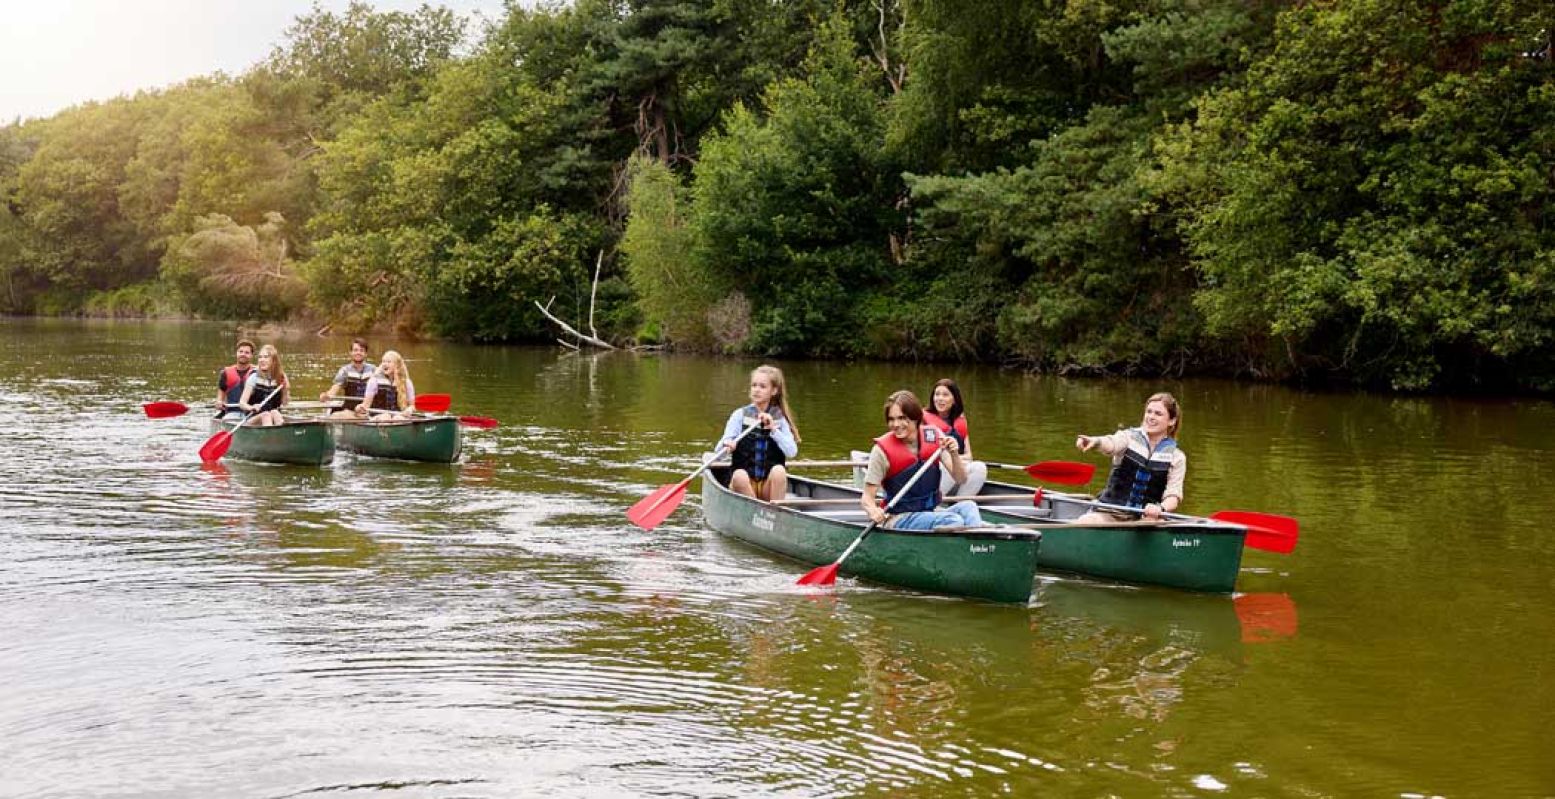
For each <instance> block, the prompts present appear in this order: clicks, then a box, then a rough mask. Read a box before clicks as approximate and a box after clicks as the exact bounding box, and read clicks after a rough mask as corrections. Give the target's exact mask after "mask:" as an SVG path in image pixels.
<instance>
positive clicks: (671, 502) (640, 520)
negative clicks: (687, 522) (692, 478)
mask: <svg viewBox="0 0 1555 799" xmlns="http://www.w3.org/2000/svg"><path fill="white" fill-rule="evenodd" d="M685 498H686V484H685V483H673V484H671V485H665V486H660V487H659V488H658V489H657V490H655V491H654V492H653V493H652V494H649V495H648V496H646V497H643V498H642V499H640V500H637V504H636V505H633V506H632V507H631V508H630V509H628V510H627V512H626V518H628V519H630V520H631V521H632V524H635V525H637V526H638V527H641V528H643V529H644V530H652V529H653V528H655V527H658V526H659V523H660V522H662V521H664V520H665V519H668V518H669V515H670V514H671V513H674V512H675V509H676V508H678V507H680V501H681V500H683V499H685Z"/></svg>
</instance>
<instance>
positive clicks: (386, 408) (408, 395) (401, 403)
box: [356, 350, 416, 419]
mask: <svg viewBox="0 0 1555 799" xmlns="http://www.w3.org/2000/svg"><path fill="white" fill-rule="evenodd" d="M415 404H416V384H414V383H412V382H410V368H409V367H407V366H406V365H405V359H404V358H403V357H401V356H400V354H399V353H398V352H395V351H394V350H388V351H386V352H384V353H383V358H381V359H379V361H378V368H377V369H374V370H373V376H372V378H371V379H370V380H368V381H367V389H366V390H365V391H364V392H363V394H362V404H361V405H358V406H356V415H357V416H367V415H368V414H369V413H371V414H372V415H373V416H374V417H376V418H380V419H384V418H387V419H407V418H409V417H410V409H411V408H412V407H414V406H415Z"/></svg>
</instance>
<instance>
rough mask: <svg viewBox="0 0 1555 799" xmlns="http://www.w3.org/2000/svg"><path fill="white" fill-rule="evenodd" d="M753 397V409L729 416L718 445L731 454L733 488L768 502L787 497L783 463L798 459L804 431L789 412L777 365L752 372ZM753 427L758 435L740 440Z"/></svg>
mask: <svg viewBox="0 0 1555 799" xmlns="http://www.w3.org/2000/svg"><path fill="white" fill-rule="evenodd" d="M750 398H751V401H750V404H749V405H746V406H745V407H743V408H736V409H735V410H734V413H731V414H729V421H728V423H727V424H725V425H724V435H723V439H722V440H721V441H719V442H718V443H719V446H720V447H722V448H723V450H724V451H726V452H731V451H732V454H731V455H730V459H729V460H730V466H731V467H732V468H733V472H732V473H731V474H730V475H729V488H731V489H733V490H735V491H738V492H739V493H741V494H744V495H745V496H748V497H755V498H756V499H759V500H762V501H764V502H768V501H771V500H774V499H782V498H784V497H786V496H788V468H787V467H786V466H784V465H783V464H784V463H785V462H786V461H787V460H788V459H789V458H792V457H794V456H795V455H798V454H799V427H798V423H797V422H795V421H794V412H793V410H792V409H790V408H789V407H788V391H787V390H785V388H784V383H783V370H781V369H779V368H777V367H776V366H758V367H756V368H755V369H753V370H751V388H750ZM751 425H755V426H756V431H755V432H753V433H751V434H750V435H748V436H745V437H744V438H740V432H741V431H743V430H744V429H745V428H746V427H749V426H751ZM736 439H738V443H735V442H736Z"/></svg>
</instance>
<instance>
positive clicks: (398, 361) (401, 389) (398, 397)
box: [378, 350, 410, 411]
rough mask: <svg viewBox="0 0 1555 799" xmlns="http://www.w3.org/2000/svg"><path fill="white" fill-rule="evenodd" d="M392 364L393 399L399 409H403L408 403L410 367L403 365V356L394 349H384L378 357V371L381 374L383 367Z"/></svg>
mask: <svg viewBox="0 0 1555 799" xmlns="http://www.w3.org/2000/svg"><path fill="white" fill-rule="evenodd" d="M391 363H392V364H394V380H393V383H394V399H395V401H396V402H398V403H399V404H400V408H399V409H400V410H402V411H403V410H405V409H406V407H407V406H409V405H410V389H409V388H408V386H409V384H410V367H408V366H406V365H405V358H404V357H403V356H401V355H400V354H399V353H398V352H395V351H394V350H385V351H384V353H383V357H382V358H379V359H378V373H379V374H380V375H381V374H383V367H385V366H388V365H389V364H391Z"/></svg>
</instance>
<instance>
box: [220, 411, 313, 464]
mask: <svg viewBox="0 0 1555 799" xmlns="http://www.w3.org/2000/svg"><path fill="white" fill-rule="evenodd" d="M237 424H238V423H237V422H236V421H231V422H228V421H222V420H220V419H212V420H211V432H212V433H218V432H221V431H222V430H231V429H232V428H234V427H236V426H237ZM227 455H228V456H230V457H233V458H241V459H242V460H246V461H259V462H261V463H300V464H304V465H308V466H318V465H321V464H325V463H329V462H330V461H332V460H334V458H335V431H334V426H333V425H330V424H327V423H325V422H321V421H316V420H311V419H309V420H287V422H286V424H283V425H276V426H274V427H260V426H258V425H257V424H254V423H250V424H246V425H243V426H242V428H240V429H238V430H236V431H235V432H233V434H232V447H231V448H230V449H228V450H227Z"/></svg>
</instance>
